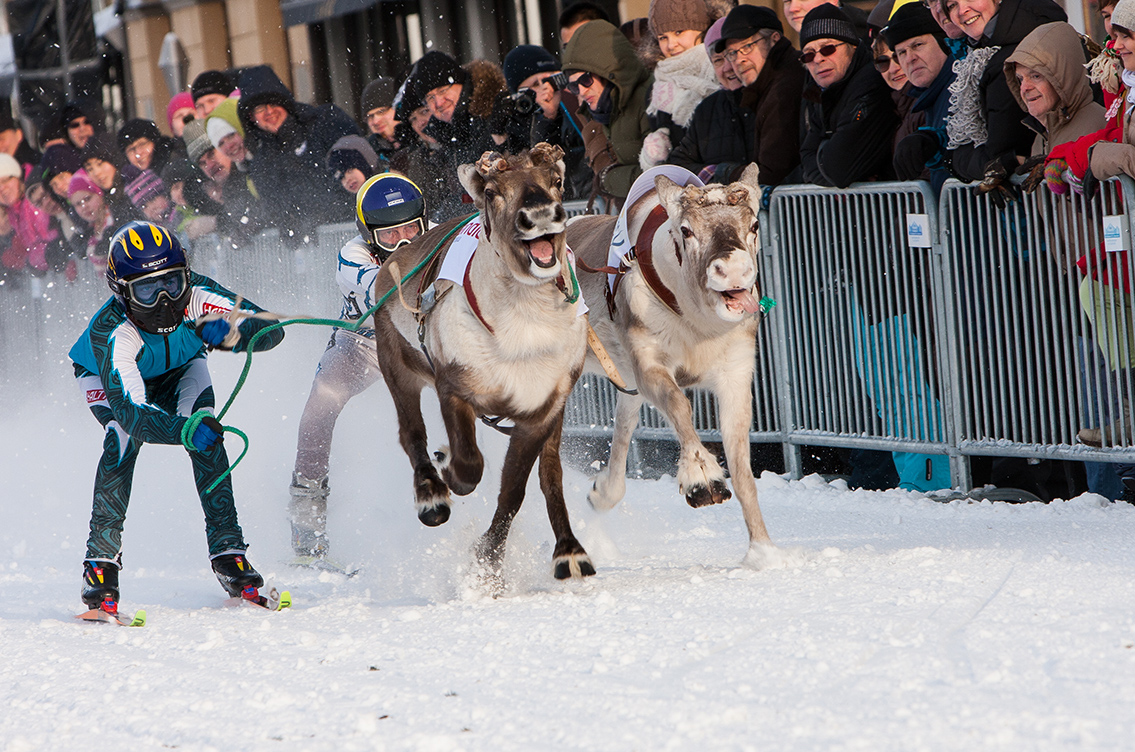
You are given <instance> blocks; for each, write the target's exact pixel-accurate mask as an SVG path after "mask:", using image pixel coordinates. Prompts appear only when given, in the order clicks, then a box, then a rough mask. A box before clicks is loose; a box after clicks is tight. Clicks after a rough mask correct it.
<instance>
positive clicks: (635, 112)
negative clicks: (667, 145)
mask: <svg viewBox="0 0 1135 752" xmlns="http://www.w3.org/2000/svg"><path fill="white" fill-rule="evenodd" d="M563 68H564V70H566V71H586V72H588V73H591V74H593V75H596V76H599V77H600V78H603V79H605V80H607V81H609V82H610V83H611V118H610V122H609V123H608V124H607V125H604V126H603V133H604V134H605V135H606V136H607V140H608V141H609V142H610V144H611V148H612V150H613V151H614V154H615V162H614V164H612V165H611V166H610V167H609V168H608V169H606V170H605V171H604V173H603V174H602V175H601V176H600V177H601V179H602V183H603V184H602V185H601V186H600V187H601V188H602V190H604V191H606V192H607V193H609V194H611V195H612V196H617V197H625V196H626V195H627V193H629V192H630V189H631V184H632V183H634V181H635V178H637V177H638V176H639V175H641V174H642V167H641V166H640V165H639V162H638V155H639V152H641V151H642V140H643V138H644V137H645V136H646V134H647V133H649V132H650V120H649V119H648V118H647V116H646V97H647V93H648V91H649V89H650V80H651V75H650V72H649V71H648V70H647V69H646V68H645V67H643V65H642V63H641V62H639V59H638V56H637V55H635V51H634V48H633V47H631V43H630V42H628V41H627V38H626V37H625V36H623V33H622V32H621V31H619V30H618V29H617V28H616V27H615V26H613V25H611V24H610V23H607V22H606V21H588V22H587V23H585V24H584V25H583V26H580V27H579V28H578V29H577V30H576V32H575V34H573V35H572V38H571V41H570V42H568V45H567V48H566V49H565V50H564V59H563ZM579 113H580V115H582V116H583V117H585V118H587V119H588V120H590V119H592V118H591V113H590V111H589V110H588V108H587V105H581V106H580V109H579Z"/></svg>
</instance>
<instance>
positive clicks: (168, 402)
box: [79, 358, 248, 559]
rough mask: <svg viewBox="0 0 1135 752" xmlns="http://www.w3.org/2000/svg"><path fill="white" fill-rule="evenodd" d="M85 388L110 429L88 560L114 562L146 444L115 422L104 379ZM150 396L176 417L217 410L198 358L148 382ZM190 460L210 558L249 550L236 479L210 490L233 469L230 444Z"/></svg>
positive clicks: (90, 380) (84, 382)
mask: <svg viewBox="0 0 1135 752" xmlns="http://www.w3.org/2000/svg"><path fill="white" fill-rule="evenodd" d="M79 385H80V387H81V388H82V390H83V392H84V394H85V395H86V397H87V405H88V406H89V407H90V409H91V412H92V413H94V416H95V418H96V419H98V421H99V423H101V424H102V426H103V427H104V428H105V429H106V434H105V436H104V438H103V445H102V457H101V458H100V459H99V464H98V469H97V470H96V471H95V492H94V504H93V507H92V509H91V531H90V537H89V538H88V539H87V558H88V559H114V557H115V556H117V555H118V552H119V550H120V549H121V548H122V527H123V523H124V522H125V520H126V508H127V507H128V506H129V504H130V489H131V487H132V486H133V483H134V464H135V462H136V461H137V459H138V452H139V450H141V448H142V443H143V442H141V441H139V440H138V439H135V438H134V437H132V436H130V435H129V434H127V433H126V432H125V431H124V430H123V428H122V426H121V425H119V423H118V421H117V420H115V419H114V414H113V413H112V412H111V409H110V404H109V403H108V402H107V401H106V397H105V394H104V393H103V388H102V380H101V379H100V378H99V377H98V376H92V375H87V376H81V377H79ZM100 398H101V399H100ZM146 398H147V400H148V401H149V403H150V404H151V405H155V406H157V407H159V408H161V409H162V410H165V411H167V412H169V413H171V414H173V413H176V414H180V415H185V416H189V415H191V414H192V413H193V412H195V411H197V410H200V409H203V408H208V409H212V408H213V406H214V396H213V385H212V380H211V379H210V378H209V371H208V369H207V367H206V365H205V360H204V359H203V358H195V359H194V360H191V361H190V362H188V363H186V364H185V365H184V366H181V367H180V368H175V369H174V370H172V371H169V372H167V373H164V374H162V375H161V376H159V377H157V378H155V379H151V380H149V381H147V382H146ZM189 457H190V459H191V460H192V462H193V480H194V482H195V483H196V485H197V493H198V495H199V496H200V497H201V508H202V509H203V510H204V512H205V536H206V539H207V540H208V543H209V554H210V555H216V554H219V553H222V552H225V551H230V550H238V551H243V550H245V549H246V548H248V546H247V545H246V544H245V542H244V535H243V533H242V532H241V529H240V525H239V524H238V522H237V514H236V505H235V504H234V502H233V489H232V480H231V478H229V477H226V478H225V479H224V480H223V481H221V482H220V483H219V484H218V485H217V487H216V488H214V489H213V490H212V491H209V492H206V490H205V489H206V488H208V487H209V486H211V485H212V484H213V482H214V481H215V480H216V479H217V478H218V477H220V475H221V474H222V473H224V472H225V471H226V470H227V469H228V467H229V460H228V455H227V454H226V453H225V448H224V445H223V444H222V443H221V442H217V443H216V444H214V445H213V447H212V448H211V449H209V450H208V451H206V452H189Z"/></svg>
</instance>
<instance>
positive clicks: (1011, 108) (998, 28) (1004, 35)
mask: <svg viewBox="0 0 1135 752" xmlns="http://www.w3.org/2000/svg"><path fill="white" fill-rule="evenodd" d="M1067 20H1068V14H1067V13H1065V12H1064V9H1063V8H1061V7H1060V6H1059V5H1057V4H1056V3H1054V2H1053V1H1052V0H1001V5H1000V6H999V7H998V9H997V15H996V16H994V17H993V20H992V21H991V23H993V24H994V25H993V29H992V30H989V29H988V28H987V29H986V31H987V32H988V33H989V36H987V37H982V38H981V39H980V40H979V41H978V42H977V43H976V44H971V46H972V47H973V48H974V49H975V50H978V49H983V48H989V47H997V48H999V49H998V50H997V52H996V54H994V55H993V57H991V58H990V59H989V62H988V63H987V64H986V66H985V70H984V72H983V73H982V74H981V78H980V80H979V82H978V89H979V90H980V97H981V103H982V113H983V114H984V115H985V127H986V131H987V133H988V135H987V136H986V139H985V141H984V142H983V143H981V144H972V143H970V144H966V145H964V146H959V147H958V148H956V149H954V150H953V151H951V152H949V153H948V164H949V166H950V170H951V172H953V173H954V175H955V176H956V177H957V178H958V179H960V180H981V178H982V176H983V175H984V174H985V168H986V165H988V164H989V163H990V162H991V161H993V160H998V161H1002V162H1003V163H1004V164H1005V165H1006V166H1007V167H1015V166H1016V164H1017V160H1016V157H1017V156H1022V157H1027V156H1028V155H1029V153H1030V152H1031V150H1032V144H1033V140H1034V139H1035V138H1036V134H1035V133H1033V132H1032V131H1031V130H1029V128H1028V126H1026V125H1025V124H1024V123H1022V122H1021V121H1022V120H1023V119H1024V118H1025V117H1026V115H1027V113H1026V112H1024V111H1023V110H1022V109H1021V107H1020V105H1019V104H1018V103H1017V99H1016V98H1015V97H1014V96H1013V93H1012V92H1011V91H1009V83H1008V81H1006V80H1005V61H1006V60H1008V59H1009V56H1010V55H1012V54H1013V52H1014V51H1015V50H1016V49H1017V45H1018V44H1020V42H1021V41H1022V40H1023V39H1024V38H1025V37H1026V36H1028V35H1029V32H1031V31H1032V30H1033V29H1035V28H1036V27H1038V26H1041V25H1043V24H1046V23H1051V22H1053V21H1067ZM971 54H972V53H971Z"/></svg>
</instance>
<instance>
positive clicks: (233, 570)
mask: <svg viewBox="0 0 1135 752" xmlns="http://www.w3.org/2000/svg"><path fill="white" fill-rule="evenodd" d="M212 564H213V574H215V575H217V581H218V582H220V583H221V587H223V588H224V589H225V592H226V593H228V594H229V595H230V596H232V597H233V598H244V599H245V600H249V601H255V600H256V599H257V598H259V596H260V590H259V588H261V587H263V586H264V578H263V577H261V576H260V573H259V572H257V571H256V570H255V569H253V567H252V564H251V563H250V562H249V561H248V559H247V558H246V557H245V555H244V551H227V552H225V553H223V554H217V555H216V556H214V557H213V559H212Z"/></svg>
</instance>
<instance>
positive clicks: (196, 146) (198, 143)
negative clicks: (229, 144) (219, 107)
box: [181, 120, 213, 164]
mask: <svg viewBox="0 0 1135 752" xmlns="http://www.w3.org/2000/svg"><path fill="white" fill-rule="evenodd" d="M181 138H182V140H183V141H185V151H186V153H187V154H188V155H189V161H190V162H192V163H193V164H197V162H198V160H200V159H201V157H203V156H205V154H206V153H207V152H208V151H209V150H210V149H212V148H213V142H212V141H210V140H209V134H208V133H207V132H206V131H205V123H204V122H202V121H201V120H194V121H193V122H190V123H186V124H185V132H184V133H182V134H181Z"/></svg>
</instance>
